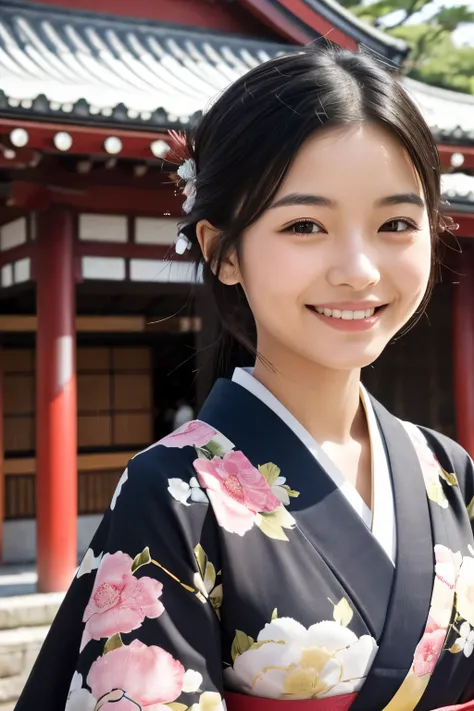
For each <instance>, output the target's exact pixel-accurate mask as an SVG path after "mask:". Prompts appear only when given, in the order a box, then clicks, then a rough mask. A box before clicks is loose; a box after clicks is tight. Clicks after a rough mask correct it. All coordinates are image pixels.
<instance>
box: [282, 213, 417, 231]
mask: <svg viewBox="0 0 474 711" xmlns="http://www.w3.org/2000/svg"><path fill="white" fill-rule="evenodd" d="M394 222H404V223H405V224H406V225H407V227H406V228H405V229H404V230H382V231H383V232H391V233H392V234H396V233H398V232H400V233H404V232H414V231H415V230H419V229H420V228H419V227H418V225H417V224H416V223H415V222H413V221H412V220H409V219H408V218H407V217H394V218H393V219H391V220H387V222H384V224H383V225H382V227H384V226H385V225H389V224H391V223H394ZM308 224H311V225H315V226H316V227H318V228H319V229H320V230H321V232H293V234H302V235H312V234H325V233H326V230H325V229H324V228H323V227H322V225H320V224H319V222H315V220H311V219H305V220H297V221H296V222H292V223H291V225H288V226H287V227H285V228H284V229H283V230H282V232H292V230H293V229H294V228H295V227H297V226H298V225H308Z"/></svg>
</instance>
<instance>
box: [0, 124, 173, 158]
mask: <svg viewBox="0 0 474 711" xmlns="http://www.w3.org/2000/svg"><path fill="white" fill-rule="evenodd" d="M14 128H24V129H25V130H26V131H27V132H28V135H29V140H28V146H27V147H28V149H29V150H31V149H36V150H41V151H46V152H49V153H56V154H58V155H66V154H69V155H74V154H80V155H97V156H102V157H109V158H110V157H114V158H137V159H141V160H148V161H153V160H154V161H156V162H157V163H159V162H160V161H159V160H158V159H157V158H155V157H154V155H153V153H152V152H151V148H150V146H151V144H152V143H153V141H157V140H159V139H162V140H164V141H167V142H168V141H169V136H168V134H167V133H166V132H164V133H163V132H158V131H137V130H133V131H132V130H130V131H129V130H127V129H123V128H119V127H116V126H114V127H113V128H111V127H107V126H99V127H98V126H79V125H76V124H70V125H69V124H66V123H42V122H40V121H28V120H25V119H14V118H0V136H1V137H2V138H3V140H4V141H5V140H6V141H8V136H9V134H10V132H11V131H12V130H13V129H14ZM60 131H66V132H67V133H69V135H70V136H71V138H72V141H73V143H72V147H71V148H70V150H69V151H58V149H57V148H56V147H55V146H54V143H53V138H54V135H55V134H56V133H58V132H60ZM109 136H116V137H117V138H120V140H121V141H122V144H123V148H122V151H121V152H120V153H119V154H118V155H117V156H110V155H109V154H108V153H107V151H106V150H105V148H104V141H105V139H106V138H108V137H109ZM22 150H24V149H22ZM19 155H20V156H21V155H22V154H21V152H20V151H19ZM5 165H12V161H6V162H5Z"/></svg>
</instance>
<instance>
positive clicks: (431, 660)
mask: <svg viewBox="0 0 474 711" xmlns="http://www.w3.org/2000/svg"><path fill="white" fill-rule="evenodd" d="M445 638H446V630H445V629H442V628H436V629H434V630H433V631H432V632H425V634H424V635H423V637H422V638H421V640H420V641H419V643H418V646H417V648H416V650H415V660H414V662H413V671H414V673H415V674H416V676H425V675H426V674H432V673H433V671H434V668H435V666H436V664H437V663H438V659H439V655H440V654H441V651H442V649H443V644H444V640H445Z"/></svg>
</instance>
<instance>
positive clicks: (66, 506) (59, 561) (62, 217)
mask: <svg viewBox="0 0 474 711" xmlns="http://www.w3.org/2000/svg"><path fill="white" fill-rule="evenodd" d="M37 243H38V250H37V280H36V299H37V317H38V321H37V334H36V412H37V413H38V417H37V418H36V480H37V532H38V543H37V548H38V555H37V565H38V590H39V592H55V591H61V590H66V589H67V588H68V587H69V585H70V583H71V581H72V578H73V576H74V571H75V569H76V566H77V435H76V431H77V402H76V358H75V350H76V334H75V316H76V308H75V283H74V266H73V264H74V221H73V216H72V215H71V213H70V212H69V211H68V210H65V209H63V208H60V209H58V208H56V207H55V208H52V209H50V210H47V211H46V212H44V213H42V214H40V215H38V223H37Z"/></svg>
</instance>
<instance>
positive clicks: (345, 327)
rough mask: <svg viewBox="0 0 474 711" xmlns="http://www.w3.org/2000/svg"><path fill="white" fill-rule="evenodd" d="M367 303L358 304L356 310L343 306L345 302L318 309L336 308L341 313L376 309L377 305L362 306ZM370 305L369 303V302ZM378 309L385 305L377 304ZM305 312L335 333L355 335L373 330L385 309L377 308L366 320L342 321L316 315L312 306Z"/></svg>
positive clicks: (341, 319) (352, 307)
mask: <svg viewBox="0 0 474 711" xmlns="http://www.w3.org/2000/svg"><path fill="white" fill-rule="evenodd" d="M365 303H367V302H359V304H358V307H359V308H358V309H357V308H356V307H355V305H354V304H352V306H351V307H349V306H345V302H340V303H339V304H338V305H337V306H332V307H331V306H329V305H326V304H325V305H324V306H322V305H321V306H319V304H318V308H327V309H330V308H333V309H334V308H338V309H340V310H341V311H343V310H344V309H346V310H347V311H358V310H360V311H362V310H363V309H364V308H365V309H373V308H377V305H375V306H374V304H373V303H372V305H369V306H363V305H362V304H365ZM369 303H370V302H369ZM379 306H380V307H385V306H387V304H379ZM306 308H307V310H308V311H309V313H311V314H313V316H315V317H316V318H318V319H319V320H320V321H321V322H322V323H325V324H326V326H329V327H330V328H333V329H335V330H336V331H346V332H349V333H357V332H360V331H368V330H369V329H371V328H373V327H374V326H376V325H377V323H378V322H379V321H380V318H381V315H382V314H383V313H384V311H385V308H379V310H378V311H376V312H375V313H374V314H373V316H369V317H368V318H360V319H350V320H349V319H343V318H333V317H332V316H325V315H324V314H320V313H318V311H316V307H314V306H306Z"/></svg>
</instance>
